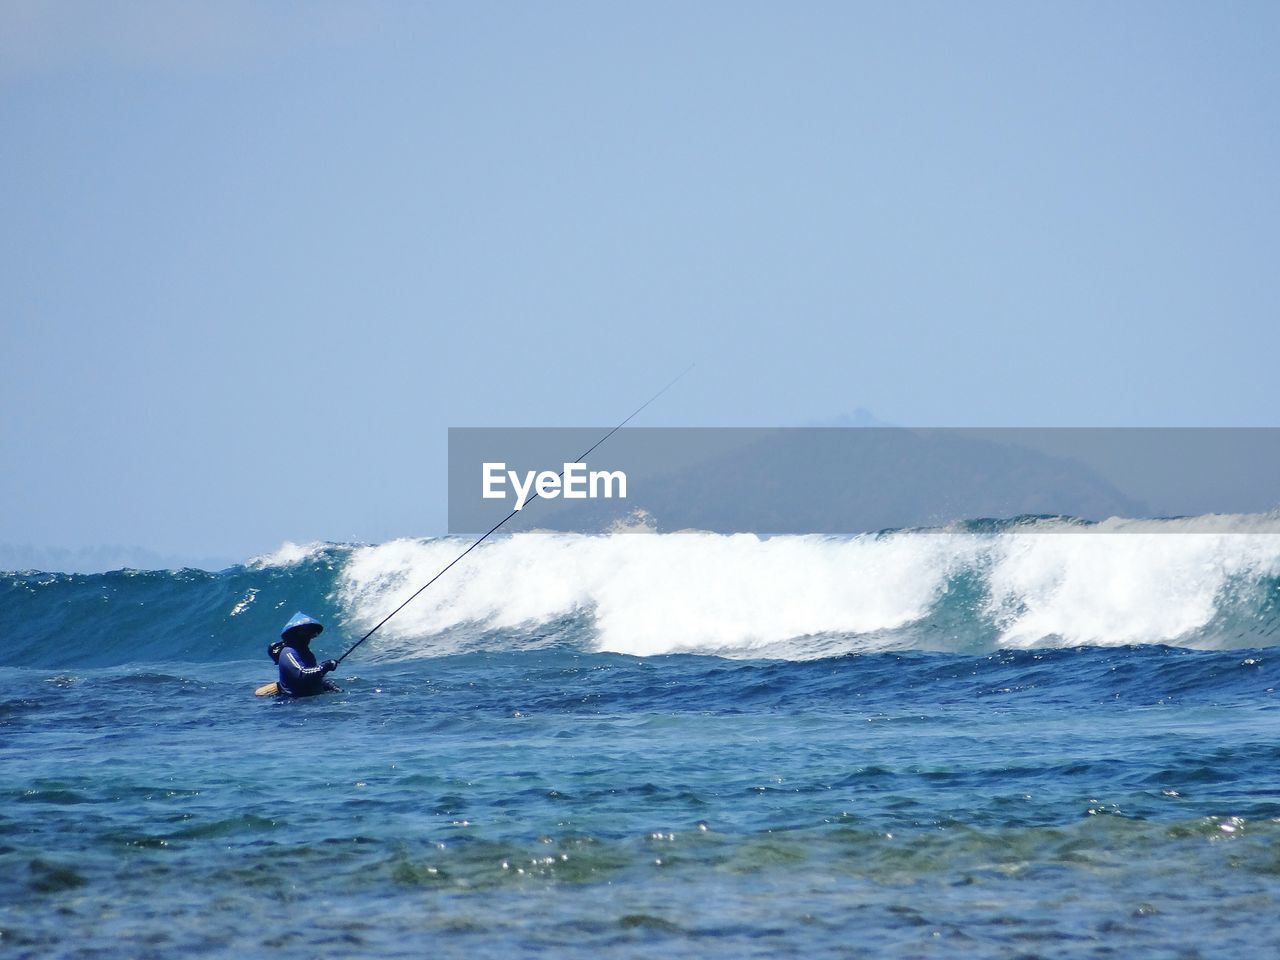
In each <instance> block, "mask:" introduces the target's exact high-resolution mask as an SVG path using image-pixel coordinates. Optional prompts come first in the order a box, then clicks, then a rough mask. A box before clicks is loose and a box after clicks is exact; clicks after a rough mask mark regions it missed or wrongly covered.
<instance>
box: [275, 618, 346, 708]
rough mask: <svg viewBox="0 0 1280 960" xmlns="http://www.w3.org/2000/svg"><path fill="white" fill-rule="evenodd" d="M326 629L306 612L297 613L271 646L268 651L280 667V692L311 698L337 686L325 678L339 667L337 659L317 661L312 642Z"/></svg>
mask: <svg viewBox="0 0 1280 960" xmlns="http://www.w3.org/2000/svg"><path fill="white" fill-rule="evenodd" d="M323 630H324V624H322V623H320V622H319V621H318V620H315V619H313V618H311V617H309V616H307V615H306V614H305V613H295V614H294V615H293V618H292V619H291V620H290V621H289V622H288V623H286V624H285V625H284V629H283V630H281V631H280V639H279V640H277V641H276V642H275V643H273V644H271V646H269V647H268V648H267V653H268V654H270V656H271V659H272V660H274V661H275V662H276V663H277V664H278V665H279V667H280V680H279V681H278V683H279V692H280V693H283V694H286V695H288V696H290V697H310V696H314V695H315V694H317V693H324V692H325V691H327V690H335V689H337V688H336V687H335V686H334V685H333V684H332V683H330V682H329V681H328V680H326V679H325V678H324V675H325V674H326V673H331V672H332V671H334V670H336V669H338V661H337V660H326V661H324V663H320V664H317V663H316V655H315V654H314V653H312V652H311V641H312V639H314V638H315V637H317V636H319V634H320V633H321V631H323Z"/></svg>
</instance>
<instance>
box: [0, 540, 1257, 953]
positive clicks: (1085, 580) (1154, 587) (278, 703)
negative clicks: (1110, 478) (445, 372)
mask: <svg viewBox="0 0 1280 960" xmlns="http://www.w3.org/2000/svg"><path fill="white" fill-rule="evenodd" d="M1014 526H1017V528H1018V529H1020V530H1023V531H1024V532H1021V533H1013V532H1011V530H1012V528H1013V527H1014ZM1063 529H1075V530H1076V531H1077V532H1061V530H1063ZM1248 530H1249V521H1248V519H1247V518H1242V519H1241V520H1240V525H1239V532H1237V533H1219V534H1201V533H1188V532H1185V531H1184V530H1181V529H1180V527H1179V525H1178V522H1177V521H1165V522H1159V523H1154V522H1148V523H1145V524H1144V523H1124V522H1119V521H1117V522H1114V523H1113V524H1111V525H1103V526H1101V527H1098V526H1094V527H1088V526H1081V525H1071V524H1066V525H1062V524H1058V525H1056V526H1055V525H1054V524H1051V523H1048V522H1040V523H1035V522H1033V523H1031V524H1030V525H1027V524H1016V525H1015V524H1013V523H1008V524H972V525H967V526H965V527H963V528H958V529H956V530H952V531H949V532H921V531H900V532H893V533H886V534H880V535H874V536H870V535H869V536H864V537H853V538H806V537H778V538H772V539H761V538H757V537H753V536H738V537H722V536H714V535H709V534H692V533H690V534H664V535H656V534H616V535H613V536H601V537H581V536H569V535H550V534H548V535H540V534H523V535H519V536H515V537H509V538H506V539H501V540H497V541H496V542H493V543H490V544H486V545H484V546H483V547H481V548H480V549H478V550H477V551H475V552H474V553H473V554H472V555H471V556H469V557H468V558H467V559H466V560H465V561H463V563H461V564H459V565H458V566H457V567H455V568H454V569H453V570H452V571H450V573H449V574H448V575H447V576H446V578H445V579H443V580H441V581H440V582H439V583H438V584H437V585H436V586H434V587H432V589H431V590H430V591H428V592H427V593H426V594H424V595H423V596H422V597H420V598H419V599H418V600H417V601H415V602H414V604H412V605H411V606H410V607H409V608H407V609H406V610H405V611H404V612H403V613H402V614H401V615H399V616H397V617H396V618H394V619H393V620H392V621H391V622H389V623H388V624H387V626H386V627H385V628H383V630H381V631H380V632H378V633H377V634H375V636H374V637H373V639H371V640H370V641H369V642H368V643H366V644H365V645H364V646H363V647H361V648H360V650H359V651H357V653H356V654H354V655H353V656H352V657H351V658H350V659H349V660H347V661H346V662H345V663H344V664H343V667H342V669H341V670H340V671H339V672H338V673H337V674H336V675H335V678H336V679H337V680H338V682H339V683H340V684H341V686H342V690H341V692H338V693H332V694H328V695H325V696H321V697H316V698H311V699H309V700H301V701H287V700H280V699H276V698H256V697H254V696H253V689H254V687H255V686H257V685H258V684H260V683H263V682H265V681H267V680H269V679H272V677H273V668H272V665H271V663H270V661H269V660H268V659H267V657H266V653H265V648H266V645H267V643H268V642H269V641H270V640H271V639H273V638H274V637H275V636H276V634H277V633H278V631H279V628H280V626H281V625H282V624H283V623H284V621H285V620H286V619H287V618H288V617H289V616H290V615H291V614H292V613H293V612H294V611H295V610H298V609H301V610H305V611H307V612H308V613H311V614H313V615H315V616H317V617H319V618H320V619H322V620H324V621H325V622H326V623H327V624H328V629H327V630H326V632H325V633H324V634H323V635H322V636H320V637H319V638H318V639H317V640H316V641H315V642H314V644H313V648H314V649H315V650H316V651H317V652H318V653H319V654H320V655H321V656H330V655H336V654H338V653H340V652H341V651H342V650H343V649H345V647H346V646H347V645H348V644H349V643H350V642H351V641H352V640H354V639H355V638H356V637H358V636H360V634H361V633H362V632H363V631H364V630H367V629H368V628H369V627H370V626H372V624H373V623H376V622H377V620H378V619H380V618H381V617H382V616H383V615H385V613H386V612H388V611H389V610H390V609H392V608H393V607H394V606H395V605H396V604H397V603H398V602H399V601H400V599H402V598H404V597H405V596H407V595H408V594H409V593H411V592H412V591H413V590H414V589H415V588H416V587H417V586H419V585H420V584H421V583H422V582H424V581H425V580H426V579H428V578H429V577H430V576H431V574H433V573H434V572H435V571H436V570H437V569H438V568H439V567H440V566H442V565H443V563H445V562H447V561H448V560H449V559H451V558H452V557H453V556H454V555H456V553H457V552H458V551H459V549H460V548H461V547H462V546H463V544H461V543H460V542H459V541H456V540H448V539H442V540H405V541H397V542H394V543H387V544H382V545H377V546H367V547H361V546H342V545H332V544H329V545H307V546H293V545H289V546H287V547H285V548H282V549H281V550H280V551H279V552H278V553H277V554H275V555H273V556H270V557H264V558H259V559H257V560H255V561H252V562H250V563H247V564H245V565H244V566H238V567H233V568H231V569H228V570H224V571H220V572H204V571H196V570H183V571H164V572H159V571H156V572H143V571H120V572H115V573H108V574H99V575H67V574H59V573H46V572H34V571H26V572H16V573H7V574H3V575H0V956H5V957H8V956H14V957H25V956H30V957H121V958H139V957H142V958H145V957H161V956H163V957H172V956H174V955H175V953H176V954H178V955H182V956H217V957H223V956H226V957H231V956H236V957H239V956H278V957H299V958H301V957H317V956H376V957H399V956H404V957H418V956H423V955H432V956H444V957H455V956H456V957H489V956H494V957H497V956H503V957H510V956H526V955H538V954H541V955H545V956H551V957H557V958H560V957H568V958H573V957H592V958H596V957H599V956H600V955H601V954H606V955H610V956H621V957H626V956H652V955H662V956H675V957H719V956H722V957H750V956H761V957H765V956H768V957H775V956H804V957H812V956H836V955H839V956H866V957H885V956H895V957H934V956H937V957H942V956H965V957H1011V956H1026V957H1125V958H1127V957H1134V956H1143V957H1224V958H1226V957H1231V958H1237V957H1241V956H1272V955H1275V954H1276V950H1277V948H1278V947H1280V911H1278V910H1277V907H1280V722H1278V720H1277V713H1276V709H1277V698H1276V688H1277V686H1280V669H1278V667H1277V664H1278V663H1280V655H1278V652H1277V651H1276V650H1274V649H1273V648H1274V646H1275V644H1276V643H1277V638H1280V537H1276V536H1275V535H1267V534H1257V533H1253V534H1251V533H1249V532H1248Z"/></svg>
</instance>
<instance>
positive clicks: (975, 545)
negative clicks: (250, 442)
mask: <svg viewBox="0 0 1280 960" xmlns="http://www.w3.org/2000/svg"><path fill="white" fill-rule="evenodd" d="M1143 523H1145V524H1146V526H1143V525H1142V524H1141V523H1137V522H1132V521H1113V522H1112V524H1111V525H1110V526H1106V525H1103V526H1099V527H1094V528H1087V529H1088V530H1089V531H1090V532H1082V533H1050V532H1043V533H1019V534H1008V533H996V534H976V533H963V532H911V531H906V532H901V533H893V534H887V535H881V536H870V535H868V536H859V537H847V538H832V537H817V536H803V537H798V536H787V537H771V538H761V537H757V536H754V535H750V534H739V535H734V536H722V535H718V534H710V533H695V532H690V533H672V534H648V535H646V534H614V535H606V536H580V535H572V534H552V533H543V534H517V535H515V536H512V537H508V538H503V539H500V540H496V541H493V542H491V543H486V544H484V545H482V546H481V547H480V548H478V549H477V550H476V551H475V552H473V553H472V554H471V555H470V556H468V557H467V558H466V559H464V560H463V561H462V562H460V563H459V564H457V565H456V566H455V567H454V568H453V569H451V570H450V571H449V572H448V573H447V574H445V576H444V577H443V578H442V579H441V580H440V581H439V582H438V583H437V584H436V585H434V586H433V587H432V588H431V589H430V590H428V591H426V592H424V593H423V594H422V595H421V596H420V597H418V598H417V599H416V600H414V602H413V603H411V604H410V605H409V606H408V607H406V608H405V609H404V610H403V611H402V612H401V613H399V614H398V615H397V616H396V617H395V618H393V619H392V620H391V621H390V622H389V623H388V624H387V625H386V626H385V627H383V628H382V631H381V632H380V637H381V640H380V642H379V645H378V646H379V648H380V650H381V651H382V653H383V654H384V655H392V656H413V655H424V654H426V655H430V654H437V653H448V652H453V651H454V650H456V649H458V648H459V646H458V644H459V637H461V636H463V635H469V636H474V635H475V631H476V630H477V629H481V630H485V631H502V630H510V629H517V628H518V629H520V630H523V631H525V633H526V634H530V635H537V634H538V629H537V628H538V627H539V626H540V625H547V624H550V623H552V622H553V621H556V620H557V619H559V618H562V617H565V616H573V615H577V616H579V617H581V618H583V620H584V621H585V622H588V623H590V624H591V625H592V638H591V642H592V645H593V646H594V648H595V649H599V650H603V651H610V652H618V653H627V654H633V655H640V656H647V655H654V654H666V653H681V652H699V653H719V654H722V655H728V656H771V657H784V658H788V659H807V658H811V657H818V656H830V655H832V654H835V653H841V652H848V651H856V650H870V649H882V648H895V647H904V646H905V647H911V646H926V647H945V648H962V647H970V646H972V645H973V643H974V642H975V641H974V636H975V635H976V634H977V633H979V632H985V635H986V636H987V637H988V638H989V641H988V642H990V643H994V644H996V645H999V646H1007V647H1029V646H1038V645H1055V646H1058V645H1080V644H1102V645H1107V644H1126V643H1173V644H1177V643H1183V644H1187V645H1199V646H1204V645H1209V646H1212V645H1217V644H1219V642H1220V640H1219V639H1214V638H1213V637H1211V636H1209V635H1207V634H1206V633H1205V631H1206V628H1208V627H1209V625H1210V624H1211V622H1213V621H1214V618H1215V616H1217V615H1218V614H1219V613H1220V612H1221V610H1222V608H1223V605H1224V603H1225V602H1226V599H1227V598H1228V597H1229V596H1230V595H1231V594H1232V591H1233V590H1234V591H1237V592H1238V589H1239V585H1240V584H1241V583H1242V582H1243V583H1245V584H1246V585H1248V584H1253V585H1254V586H1255V588H1257V587H1258V585H1259V584H1260V583H1261V582H1262V580H1263V578H1268V577H1270V578H1274V577H1278V576H1280V535H1276V534H1246V533H1215V534H1205V533H1185V532H1175V531H1178V530H1179V529H1180V528H1179V527H1178V524H1179V523H1180V521H1145V522H1143ZM1043 526H1044V529H1045V530H1053V529H1060V528H1055V527H1053V526H1052V525H1043ZM1239 529H1242V530H1244V529H1248V525H1247V523H1244V524H1242V525H1241V526H1240V527H1239ZM1157 530H1167V531H1169V532H1155V531H1157ZM1104 531H1105V532H1104ZM464 547H465V543H463V542H460V541H457V540H451V539H447V540H398V541H394V542H392V543H386V544H382V545H379V546H372V547H361V548H355V549H354V550H353V551H352V553H351V555H350V557H349V558H348V559H347V561H346V563H345V564H344V565H343V567H342V570H341V574H340V578H339V584H338V599H339V600H340V602H341V603H342V604H343V606H344V608H345V609H346V611H347V615H348V618H349V620H350V622H351V626H352V628H353V629H357V630H365V629H368V628H369V627H371V626H372V625H373V624H374V623H376V622H377V621H378V620H379V619H381V617H383V616H385V615H386V614H387V613H388V612H390V611H391V610H392V609H394V608H395V607H396V606H397V605H398V604H399V603H401V602H402V601H403V600H405V599H406V598H407V597H408V596H409V595H411V594H412V593H413V592H414V591H415V590H416V589H417V588H418V587H420V586H421V585H422V584H423V583H424V582H426V580H428V579H430V577H431V576H432V575H434V574H435V573H436V572H437V571H438V570H439V569H441V568H442V567H443V566H444V565H445V564H447V563H448V562H449V561H450V560H452V559H453V558H454V557H456V556H457V555H458V553H459V552H460V551H461V549H463V548H464ZM964 574H969V575H971V577H972V578H976V582H977V583H978V584H979V585H980V592H981V597H980V598H979V599H978V600H977V601H976V602H974V603H972V604H970V606H971V607H972V609H969V610H965V611H960V612H957V613H956V614H955V615H953V616H952V617H950V618H947V619H946V620H945V626H943V627H939V626H936V625H935V627H934V628H933V629H932V630H929V631H921V630H916V629H915V628H916V627H917V626H918V625H920V624H921V623H922V622H923V621H925V620H926V619H927V618H929V617H931V615H935V614H937V613H938V611H939V610H940V609H942V608H943V606H944V605H945V604H946V603H947V602H948V593H949V591H950V590H951V587H952V586H953V584H954V583H955V578H956V577H958V576H961V575H964ZM1265 588H1266V587H1265V585H1264V586H1263V587H1261V588H1260V589H1265ZM1245 639H1246V640H1247V638H1245Z"/></svg>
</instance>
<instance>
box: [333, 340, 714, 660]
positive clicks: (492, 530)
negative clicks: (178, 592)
mask: <svg viewBox="0 0 1280 960" xmlns="http://www.w3.org/2000/svg"><path fill="white" fill-rule="evenodd" d="M692 369H693V364H689V366H687V367H686V368H685V369H684V370H683V371H682V372H681V373H680V374H679V376H677V377H676V378H675V379H674V380H672V381H671V382H670V383H668V384H667V385H666V386H665V387H663V388H662V389H661V390H659V391H658V392H657V393H655V394H654V395H653V396H652V397H650V398H649V399H648V400H646V401H645V402H644V403H642V404H640V406H638V407H636V409H635V410H633V411H632V412H631V415H630V416H629V417H627V418H626V419H625V420H623V421H622V422H621V423H620V424H618V425H617V426H616V427H614V428H613V429H612V430H610V431H609V432H608V433H606V434H605V435H604V436H603V437H601V438H600V439H599V440H597V441H596V442H595V443H593V444H592V445H591V446H589V447H588V448H587V449H586V450H585V451H584V452H583V453H582V454H581V455H580V456H579V457H578V459H577V460H575V461H573V462H574V463H582V462H583V461H584V460H586V459H587V457H589V456H590V455H591V451H593V450H594V449H595V448H596V447H598V446H600V444H602V443H604V442H605V441H606V440H608V439H609V438H610V437H612V436H613V435H614V434H615V433H617V432H618V431H619V430H621V429H622V428H623V427H625V426H626V425H627V424H628V423H630V422H631V421H632V420H634V419H635V418H636V417H637V416H638V415H639V414H640V411H642V410H643V409H644V408H645V407H647V406H649V404H651V403H653V401H655V400H657V399H658V398H659V397H660V396H662V395H663V394H664V393H666V392H667V391H668V390H670V389H671V388H672V387H674V386H675V385H676V383H678V382H679V381H680V379H681V378H682V377H683V376H684V375H685V374H686V373H688V372H689V371H690V370H692ZM563 474H564V469H563V468H561V470H560V474H558V475H559V476H563ZM537 499H538V492H537V491H536V490H535V491H533V493H532V495H531V496H530V497H529V499H528V500H526V501H525V504H524V506H525V507H528V506H529V504H531V503H533V501H535V500H537ZM519 512H520V510H512V511H511V512H510V513H508V514H507V515H506V516H505V517H503V518H502V519H501V520H499V521H498V522H497V523H495V524H494V525H493V526H492V527H490V528H489V532H488V533H486V534H485V535H484V536H482V537H481V538H480V539H479V540H477V541H475V543H473V544H471V546H469V547H467V549H465V550H463V551H462V552H461V553H460V554H458V555H457V556H456V557H454V558H453V559H452V560H450V561H449V562H448V563H447V564H445V565H444V566H443V567H442V568H441V569H440V572H439V573H437V574H436V575H435V576H434V577H432V578H431V579H430V580H428V581H427V582H426V583H424V584H423V585H422V586H420V587H419V588H418V589H417V590H415V591H414V592H413V593H412V594H411V595H410V597H409V599H408V600H406V601H404V603H402V604H400V606H398V607H396V608H395V609H394V610H392V611H391V612H390V613H388V614H387V615H386V616H385V617H383V618H382V619H381V620H379V621H378V622H377V623H376V624H374V625H373V628H372V629H371V630H370V631H369V632H368V633H366V634H365V635H364V636H363V637H361V638H360V639H359V640H357V641H356V642H355V643H353V644H352V645H351V646H350V647H348V648H347V652H346V653H344V654H343V655H342V656H340V657H339V658H338V660H337V662H338V663H342V661H343V660H345V659H347V657H349V656H351V652H352V651H353V650H355V648H356V647H358V646H360V644H362V643H364V642H365V641H366V640H368V639H369V638H370V637H372V636H373V635H374V634H375V633H377V632H378V630H379V629H380V628H381V627H382V625H383V624H384V623H386V622H387V621H388V620H390V619H391V618H392V617H394V616H395V615H396V614H397V613H399V612H400V611H401V610H403V609H404V608H405V607H407V606H408V605H409V604H411V603H412V602H413V601H414V600H416V599H417V598H418V595H419V594H420V593H422V591H424V590H426V589H427V587H429V586H431V585H432V584H433V583H435V582H436V581H437V580H439V579H440V578H441V577H443V576H444V575H445V574H446V573H448V572H449V568H450V567H452V566H453V565H454V564H455V563H457V562H458V561H459V560H461V559H462V558H463V557H465V556H466V555H467V554H468V553H470V552H471V551H472V550H474V549H475V548H476V547H478V546H480V544H482V543H484V542H485V541H486V540H488V539H489V537H490V536H491V535H492V534H494V533H496V532H497V531H498V529H499V528H500V527H501V526H502V525H503V524H504V523H506V522H507V521H508V520H510V519H511V518H512V517H514V516H515V515H516V514H517V513H519Z"/></svg>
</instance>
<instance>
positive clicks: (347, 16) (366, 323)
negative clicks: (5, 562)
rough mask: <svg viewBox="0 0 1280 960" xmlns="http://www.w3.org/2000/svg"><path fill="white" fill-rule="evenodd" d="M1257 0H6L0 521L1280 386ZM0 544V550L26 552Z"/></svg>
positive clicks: (7, 531)
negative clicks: (476, 442)
mask: <svg viewBox="0 0 1280 960" xmlns="http://www.w3.org/2000/svg"><path fill="white" fill-rule="evenodd" d="M1277 49H1280V5H1277V4H1274V3H1221V4H1208V3H1199V2H1197V3H1173V2H1128V3H1119V4H1117V3H1097V4H1090V3H1059V4H1049V3H1022V2H1015V3H944V2H937V3H910V2H908V3H888V2H885V3H877V4H858V3H849V2H841V3H830V4H828V3H801V4H784V3H771V4H759V3H713V2H700V3H671V4H667V3H633V4H608V3H594V2H588V3H568V2H561V3H502V4H493V3H448V4H427V3H421V4H419V3H396V4H369V3H359V4H357V3H350V4H331V3H316V4H284V3H244V2H235V0H221V2H218V0H210V2H203V3H190V2H189V3H168V2H147V3H101V4H98V3H92V4H89V3H86V4H79V3H68V2H61V3H59V2H54V3H35V2H26V0H10V2H6V3H4V4H3V5H0V131H3V134H2V135H0V409H3V419H2V420H0V503H2V504H3V507H2V511H3V512H2V513H0V543H9V544H32V545H36V546H40V547H64V548H72V549H78V548H84V547H90V546H94V545H100V544H130V545H135V544H136V545H139V546H141V547H145V548H148V549H150V550H155V551H159V552H161V553H164V554H166V555H171V556H177V557H207V556H216V557H226V558H228V559H230V558H240V557H245V556H248V555H249V554H251V553H254V552H259V551H263V550H267V549H270V548H272V547H274V546H275V545H277V544H278V543H279V542H281V541H283V540H285V539H293V540H309V539H314V538H319V539H334V540H348V539H355V540H375V541H376V540H383V539H387V538H391V537H395V536H404V535H420V534H431V533H436V532H439V531H441V530H442V529H443V527H444V518H445V486H444V481H445V441H446V433H445V431H446V429H447V428H448V427H449V426H460V425H593V424H608V423H610V422H612V421H613V420H615V419H616V418H618V417H620V416H621V415H624V414H625V413H626V412H627V411H628V410H629V409H630V408H631V407H633V406H634V405H635V404H636V403H638V402H639V401H640V400H643V399H644V398H645V397H646V396H648V395H649V393H651V392H652V391H653V390H654V389H655V388H656V386H658V385H660V384H661V383H662V382H664V381H665V380H666V379H668V378H669V377H670V376H671V375H673V374H674V373H675V372H677V371H678V370H679V369H681V368H682V367H683V366H685V365H686V364H687V363H688V362H690V361H691V360H696V361H697V364H698V366H697V368H696V369H695V370H694V372H693V373H692V374H691V375H690V376H689V377H688V378H687V379H686V380H685V381H684V382H683V383H682V384H681V385H680V386H679V387H678V388H677V389H676V390H674V391H672V393H671V394H669V395H668V396H667V397H666V398H664V400H663V401H662V403H661V404H660V406H659V407H657V408H655V409H653V411H652V415H648V414H647V415H646V420H645V422H646V423H647V424H650V425H670V424H689V425H720V424H732V425H779V424H799V423H815V422H826V421H830V420H831V419H833V418H836V417H839V416H841V415H844V414H849V413H851V412H852V411H853V410H855V409H856V408H859V407H862V408H867V409H869V410H871V411H872V412H873V413H874V414H875V415H876V416H878V417H880V418H882V419H884V420H889V421H892V422H895V423H901V424H919V425H1063V424H1071V425H1191V426H1198V425H1273V424H1275V423H1276V419H1277V418H1276V414H1275V411H1276V407H1277V403H1276V400H1277V391H1276V378H1275V371H1276V358H1277V356H1280V322H1278V321H1280V309H1278V308H1280V269H1278V268H1277V265H1278V264H1280V244H1278V242H1277V241H1278V239H1280V202H1278V201H1280V177H1277V175H1276V171H1277V170H1280V149H1278V146H1280V144H1278V139H1277V138H1278V136H1280V134H1278V131H1280V123H1278V122H1277V121H1280V107H1277V104H1280V83H1278V82H1277V81H1278V79H1280V76H1278V75H1280V57H1277V56H1276V50H1277ZM0 559H2V558H0Z"/></svg>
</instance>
